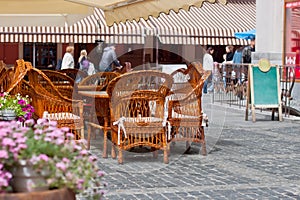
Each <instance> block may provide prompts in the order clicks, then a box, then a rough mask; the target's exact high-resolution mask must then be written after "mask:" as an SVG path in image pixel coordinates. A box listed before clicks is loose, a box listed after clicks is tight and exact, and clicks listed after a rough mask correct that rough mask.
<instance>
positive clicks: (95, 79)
mask: <svg viewBox="0 0 300 200" xmlns="http://www.w3.org/2000/svg"><path fill="white" fill-rule="evenodd" d="M119 75H120V74H119V73H115V72H98V73H96V74H93V75H90V76H87V77H85V78H84V79H83V80H82V81H81V82H80V83H79V84H78V88H79V90H93V91H101V90H106V87H107V85H108V84H109V82H110V81H111V80H112V79H114V78H115V77H117V76H119Z"/></svg>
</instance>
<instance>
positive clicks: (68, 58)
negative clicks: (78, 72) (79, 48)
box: [61, 46, 74, 69]
mask: <svg viewBox="0 0 300 200" xmlns="http://www.w3.org/2000/svg"><path fill="white" fill-rule="evenodd" d="M73 54H74V47H73V46H67V48H66V53H65V55H64V57H63V60H62V63H61V69H69V68H71V69H73V68H74V58H73Z"/></svg>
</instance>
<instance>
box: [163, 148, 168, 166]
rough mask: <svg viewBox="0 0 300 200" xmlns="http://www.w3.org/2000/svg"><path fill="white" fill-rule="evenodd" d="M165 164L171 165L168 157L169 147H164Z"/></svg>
mask: <svg viewBox="0 0 300 200" xmlns="http://www.w3.org/2000/svg"><path fill="white" fill-rule="evenodd" d="M164 163H165V164H168V163H169V157H168V149H167V146H165V147H164Z"/></svg>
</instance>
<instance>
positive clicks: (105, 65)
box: [99, 44, 122, 72]
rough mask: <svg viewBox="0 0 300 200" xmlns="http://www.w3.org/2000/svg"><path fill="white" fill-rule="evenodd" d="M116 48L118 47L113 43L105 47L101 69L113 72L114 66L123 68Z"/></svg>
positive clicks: (100, 64)
mask: <svg viewBox="0 0 300 200" xmlns="http://www.w3.org/2000/svg"><path fill="white" fill-rule="evenodd" d="M115 49H116V48H115V46H114V45H113V44H110V45H109V46H107V47H105V48H104V50H103V55H102V58H101V61H100V63H99V71H101V72H103V71H106V72H111V71H113V70H114V67H116V68H122V66H121V64H120V62H119V60H118V59H117V55H116V52H115Z"/></svg>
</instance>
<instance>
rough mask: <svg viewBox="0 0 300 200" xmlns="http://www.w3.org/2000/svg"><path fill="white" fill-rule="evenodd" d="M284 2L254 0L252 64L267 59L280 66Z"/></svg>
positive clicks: (281, 0)
mask: <svg viewBox="0 0 300 200" xmlns="http://www.w3.org/2000/svg"><path fill="white" fill-rule="evenodd" d="M283 14H284V0H256V39H255V43H256V45H255V52H254V53H252V63H257V62H258V60H259V59H261V58H267V59H268V60H270V62H271V63H272V64H282V51H283V29H284V22H283V20H284V16H283Z"/></svg>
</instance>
